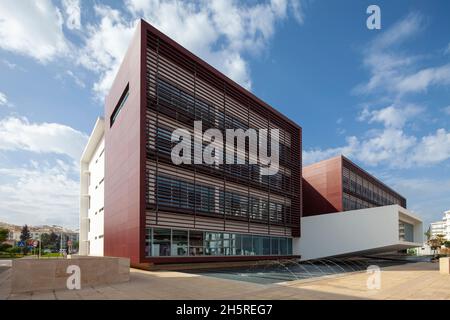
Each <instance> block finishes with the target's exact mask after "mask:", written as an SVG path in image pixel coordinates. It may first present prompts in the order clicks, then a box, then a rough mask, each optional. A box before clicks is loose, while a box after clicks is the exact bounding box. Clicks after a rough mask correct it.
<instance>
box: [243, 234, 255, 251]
mask: <svg viewBox="0 0 450 320" xmlns="http://www.w3.org/2000/svg"><path fill="white" fill-rule="evenodd" d="M252 249H253V244H252V236H247V235H243V236H242V251H243V255H245V256H251V255H253V250H252Z"/></svg>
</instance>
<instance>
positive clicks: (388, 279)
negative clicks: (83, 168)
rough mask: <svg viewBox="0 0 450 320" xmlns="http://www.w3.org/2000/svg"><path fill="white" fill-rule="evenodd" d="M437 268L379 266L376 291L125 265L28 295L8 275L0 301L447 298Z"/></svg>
mask: <svg viewBox="0 0 450 320" xmlns="http://www.w3.org/2000/svg"><path fill="white" fill-rule="evenodd" d="M438 267H439V266H438V264H433V263H411V264H406V265H400V266H392V267H386V268H383V269H382V271H381V289H379V290H368V289H367V285H366V281H367V277H368V274H366V273H365V272H359V273H352V274H345V275H342V276H339V277H332V278H330V277H327V278H317V279H315V280H314V281H311V280H308V281H304V280H296V281H290V282H284V283H279V284H265V285H264V284H256V283H250V282H243V281H236V280H228V279H221V278H214V277H208V276H203V275H194V274H188V273H183V272H173V271H143V270H137V269H131V270H130V281H129V282H127V283H118V284H110V285H103V286H88V287H84V288H82V290H72V291H69V290H53V291H52V290H50V291H43V292H33V293H30V294H9V293H7V292H6V290H5V288H7V285H8V281H9V280H8V279H9V278H8V277H3V280H1V278H0V299H33V300H42V299H58V300H62V299H69V300H90V299H136V300H137V299H206V300H215V299H238V300H247V299H263V300H270V299H302V300H309V299H333V300H340V299H450V276H449V275H442V274H440V273H439V271H438ZM0 276H1V274H0ZM2 290H3V291H2Z"/></svg>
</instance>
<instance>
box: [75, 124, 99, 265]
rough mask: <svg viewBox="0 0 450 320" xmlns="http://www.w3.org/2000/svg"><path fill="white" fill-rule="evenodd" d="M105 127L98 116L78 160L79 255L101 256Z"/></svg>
mask: <svg viewBox="0 0 450 320" xmlns="http://www.w3.org/2000/svg"><path fill="white" fill-rule="evenodd" d="M104 126H105V123H104V120H103V119H100V118H99V119H98V120H97V122H96V124H95V127H94V129H93V131H92V134H91V136H90V138H89V141H88V143H87V145H86V148H85V150H84V152H83V155H82V157H81V160H80V238H79V254H81V255H89V254H92V255H96V256H102V255H103V224H104V219H103V215H104V210H102V209H103V208H104V181H102V179H103V178H104V176H105V164H104V157H105V155H104V152H103V150H104Z"/></svg>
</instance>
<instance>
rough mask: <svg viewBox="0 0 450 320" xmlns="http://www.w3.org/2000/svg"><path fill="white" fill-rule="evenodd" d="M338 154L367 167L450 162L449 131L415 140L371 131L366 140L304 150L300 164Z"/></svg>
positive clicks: (402, 134)
mask: <svg viewBox="0 0 450 320" xmlns="http://www.w3.org/2000/svg"><path fill="white" fill-rule="evenodd" d="M339 154H343V155H345V156H348V157H350V158H352V159H355V160H358V161H361V162H362V163H365V164H367V165H370V166H377V165H386V166H387V167H390V168H410V167H412V166H430V165H435V164H437V163H440V162H443V161H446V160H448V159H450V131H447V130H445V129H443V128H441V129H438V130H436V132H433V133H430V134H428V135H426V136H423V137H421V138H417V137H415V136H412V135H408V134H406V133H405V132H404V131H403V130H402V129H397V128H385V129H383V130H375V131H373V132H372V134H370V135H368V136H367V137H363V138H358V137H355V136H351V137H348V138H347V143H346V144H345V145H344V146H342V147H336V148H327V149H312V150H305V151H304V152H303V159H304V164H310V163H313V162H317V161H320V160H324V159H327V158H330V157H333V156H337V155H339Z"/></svg>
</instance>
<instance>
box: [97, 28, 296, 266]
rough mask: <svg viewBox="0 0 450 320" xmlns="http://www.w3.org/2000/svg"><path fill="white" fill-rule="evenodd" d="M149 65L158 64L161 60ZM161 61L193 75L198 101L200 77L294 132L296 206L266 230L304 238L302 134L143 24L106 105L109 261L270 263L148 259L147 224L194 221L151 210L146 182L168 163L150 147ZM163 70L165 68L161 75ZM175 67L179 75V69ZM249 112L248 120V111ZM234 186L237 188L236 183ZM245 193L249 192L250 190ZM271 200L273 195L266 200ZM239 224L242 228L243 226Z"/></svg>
mask: <svg viewBox="0 0 450 320" xmlns="http://www.w3.org/2000/svg"><path fill="white" fill-rule="evenodd" d="M160 55H161V57H160ZM152 57H156V58H155V59H156V60H155V59H153V58H152ZM159 59H166V61H171V62H170V64H169V63H166V65H167V67H168V68H171V70H180V71H181V70H183V71H182V73H183V74H188V73H189V72H190V70H191V69H192V70H193V72H192V75H193V76H192V77H193V79H194V80H193V81H194V85H193V87H194V89H193V90H194V96H195V79H196V77H198V79H201V81H204V83H207V84H208V85H210V86H211V88H213V89H212V90H213V91H214V92H216V91H218V92H221V91H222V92H223V94H224V95H225V93H226V94H227V95H230V96H232V97H233V98H234V99H235V100H236V101H240V102H241V103H243V104H245V105H246V106H247V108H248V110H253V111H252V112H257V113H260V114H263V115H265V117H267V118H268V119H270V121H271V122H273V123H275V124H277V125H279V126H280V127H282V128H289V130H291V131H290V135H291V137H290V141H291V150H290V151H291V153H292V156H291V159H292V160H290V161H294V162H295V163H296V164H295V165H293V166H292V167H291V168H290V170H291V175H292V176H291V178H292V185H291V186H290V190H291V193H292V195H293V196H292V197H291V198H290V199H289V201H290V202H289V203H290V206H291V208H290V212H289V224H286V222H284V225H281V226H273V227H271V225H270V222H269V221H268V222H267V228H268V230H270V229H271V228H273V229H275V227H277V228H284V229H285V230H290V231H289V236H292V237H299V236H300V217H301V211H302V192H301V188H302V186H301V128H300V127H299V126H298V125H296V124H295V123H294V122H292V121H291V120H289V119H288V118H286V117H285V116H283V115H282V114H280V113H279V112H278V111H276V110H275V109H273V108H271V107H270V106H269V105H267V104H266V103H264V102H263V101H261V100H259V99H258V98H256V97H255V96H254V95H252V94H251V93H249V92H248V91H246V90H245V89H243V88H242V87H240V86H239V85H237V84H236V83H234V82H233V81H232V80H230V79H228V78H227V77H225V76H224V75H223V74H221V73H220V72H218V71H217V70H216V69H214V68H213V67H211V66H210V65H208V64H207V63H205V62H204V61H202V60H200V59H199V58H198V57H196V56H195V55H193V54H192V53H190V52H189V51H187V50H186V49H184V48H182V47H181V46H180V45H178V44H177V43H175V42H174V41H173V40H171V39H170V38H168V37H167V36H165V35H164V34H162V33H161V32H159V31H158V30H156V29H155V28H153V27H152V26H150V25H149V24H148V23H146V22H145V21H141V22H140V23H139V26H138V28H137V31H136V33H135V35H134V38H133V40H132V43H131V44H130V47H129V49H128V51H127V54H126V56H125V58H124V60H123V62H122V65H121V67H120V69H119V72H118V74H117V76H116V79H115V81H114V83H113V86H112V88H111V90H110V93H109V94H108V96H107V97H106V105H105V121H106V132H105V221H104V254H105V255H106V256H120V257H129V258H130V259H131V263H132V264H134V265H137V264H142V263H149V262H152V263H158V262H159V263H166V262H192V261H196V262H205V261H237V260H255V259H268V258H270V257H269V256H261V257H258V256H201V257H200V256H199V257H189V256H186V257H147V256H146V252H145V241H146V227H148V226H149V223H150V224H151V225H159V224H161V223H162V221H163V218H162V217H163V215H164V214H166V215H168V214H172V216H173V217H178V218H180V220H179V221H178V224H180V223H181V222H182V221H183V219H187V220H188V219H191V218H190V217H191V216H192V214H189V213H188V212H184V213H183V212H176V211H173V212H162V213H161V216H160V217H158V210H161V209H160V208H159V206H158V205H156V206H154V205H150V202H149V198H152V195H151V194H150V193H151V189H149V184H150V182H149V179H152V178H150V175H149V167H150V166H155V168H156V172H158V169H157V168H158V166H157V165H158V163H159V161H160V159H163V158H162V157H161V155H158V154H156V155H154V154H151V153H150V152H149V140H148V135H149V134H150V135H151V134H152V132H151V129H150V127H151V121H152V116H151V115H152V114H153V113H154V112H156V115H157V117H158V113H157V112H159V111H158V110H160V107H159V102H158V101H157V99H156V100H155V99H154V98H152V92H153V91H152V90H155V88H156V87H153V83H154V81H155V79H158V78H157V77H158V69H157V68H158V66H159V65H160V64H159ZM163 65H164V64H161V68H162V66H163ZM174 65H177V66H178V67H177V68H174V67H173V66H174ZM155 66H156V67H155ZM155 68H156V69H155ZM178 68H179V69H178ZM173 72H174V79H175V80H173V83H174V84H176V83H177V82H179V83H180V81H183V80H182V78H180V77H177V72H178V71H173ZM155 74H156V76H155ZM169 80H171V79H169ZM152 81H153V82H152ZM199 82H200V81H199ZM126 88H129V89H128V90H129V92H128V94H127V101H126V106H125V107H124V108H123V110H120V105H119V104H120V101H121V99H123V96H124V90H126ZM152 99H153V100H152ZM153 104H155V105H157V106H158V108H157V109H154V110H156V111H153V109H152V108H153V107H152V106H153ZM118 110H120V116H117V118H115V121H114V124H113V125H112V123H111V117H112V116H113V114H114V115H115V114H117V113H118ZM152 112H153V113H152ZM248 112H249V114H250V111H248ZM174 119H175V121H182V120H180V118H179V117H178V115H177V116H176V118H174ZM153 120H154V119H153ZM156 121H158V120H156ZM155 164H156V165H155ZM166 167H167V166H166ZM199 172H201V170H199ZM202 174H204V175H205V177H206V176H207V174H206V173H202ZM215 176H217V174H211V179H213V178H214V177H215ZM194 180H195V176H194ZM230 180H232V179H230ZM233 183H234V182H233ZM236 183H240V182H239V181H238V180H236ZM246 188H248V190H250V189H251V187H250V182H249V183H248V185H247V186H246ZM249 192H250V191H249ZM270 192H271V191H270V187H269V197H270ZM272 192H273V197H274V198H275V197H277V191H276V190H273V191H272ZM279 193H280V192H279ZM153 197H154V195H153ZM195 214H196V213H195V212H194V223H195V221H196V219H197V220H198V221H197V223H199V222H201V221H202V219H203V218H202V217H201V216H200V215H198V216H197V218H196V216H195ZM178 218H175V219H178ZM152 219H156V220H152ZM208 219H210V218H208ZM233 219H234V220H236V221H238V220H239V219H238V218H233V217H227V218H225V217H224V218H223V219H217V221H218V223H217V226H216V227H217V228H219V229H214V230H220V227H221V226H223V227H225V225H226V224H227V223H229V222H228V220H231V222H230V223H231V224H232V223H233ZM187 220H186V221H187ZM241 220H242V219H241ZM205 221H206V220H205ZM244 222H245V223H248V231H247V232H251V228H254V226H255V224H253V223H250V218H247V219H244ZM239 223H242V221H240V222H239ZM272 258H273V257H272Z"/></svg>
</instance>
